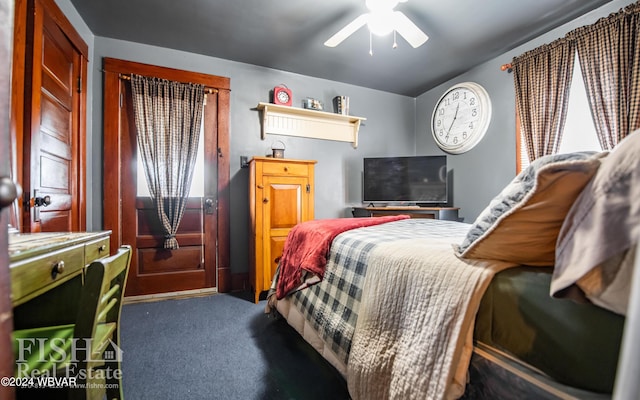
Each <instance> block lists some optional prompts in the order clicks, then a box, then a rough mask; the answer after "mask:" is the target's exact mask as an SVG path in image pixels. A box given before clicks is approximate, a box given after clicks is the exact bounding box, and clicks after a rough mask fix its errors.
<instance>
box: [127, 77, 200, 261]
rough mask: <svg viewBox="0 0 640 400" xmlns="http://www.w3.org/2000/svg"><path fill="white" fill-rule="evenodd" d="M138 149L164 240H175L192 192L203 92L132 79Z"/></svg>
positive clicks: (170, 243) (173, 243) (171, 245)
mask: <svg viewBox="0 0 640 400" xmlns="http://www.w3.org/2000/svg"><path fill="white" fill-rule="evenodd" d="M131 88H132V92H133V111H134V117H135V123H136V129H137V131H138V132H137V133H138V135H137V136H138V149H139V153H140V155H141V157H142V162H143V165H144V168H145V176H146V179H147V184H148V186H149V191H150V193H151V197H152V199H153V200H154V202H155V205H156V211H157V213H158V218H159V219H160V222H161V224H162V227H163V229H164V234H165V242H164V248H166V249H177V248H178V247H179V246H178V241H177V240H176V238H175V235H176V232H177V230H178V226H179V225H180V220H181V219H182V215H183V214H184V209H185V205H186V200H187V197H188V195H189V189H190V187H191V180H192V177H193V168H194V164H195V160H196V153H197V149H198V139H199V137H200V122H201V120H202V110H203V102H204V86H203V85H199V84H191V83H181V82H173V81H168V80H165V79H158V78H151V77H143V76H139V75H131Z"/></svg>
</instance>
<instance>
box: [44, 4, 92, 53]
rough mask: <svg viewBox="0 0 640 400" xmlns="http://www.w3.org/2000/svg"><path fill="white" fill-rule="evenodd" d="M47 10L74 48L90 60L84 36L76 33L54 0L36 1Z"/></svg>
mask: <svg viewBox="0 0 640 400" xmlns="http://www.w3.org/2000/svg"><path fill="white" fill-rule="evenodd" d="M35 1H37V2H38V3H40V4H41V5H42V7H44V8H45V9H46V10H47V13H48V14H49V16H50V17H51V18H53V20H54V21H56V24H58V26H60V28H61V29H62V30H63V31H64V33H65V35H66V36H67V38H69V40H70V41H71V43H73V46H74V47H75V48H76V49H77V50H78V52H80V54H82V56H83V58H85V59H88V58H89V46H88V45H87V44H86V43H85V42H84V40H83V39H82V36H80V34H79V33H78V32H77V31H76V29H75V28H74V27H73V25H72V24H71V22H69V20H68V19H67V17H66V16H65V15H64V13H63V12H62V11H61V10H60V8H58V6H57V5H56V2H55V1H54V0H35Z"/></svg>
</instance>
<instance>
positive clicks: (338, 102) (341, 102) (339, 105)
mask: <svg viewBox="0 0 640 400" xmlns="http://www.w3.org/2000/svg"><path fill="white" fill-rule="evenodd" d="M333 111H335V113H336V114H342V115H349V96H336V97H334V98H333Z"/></svg>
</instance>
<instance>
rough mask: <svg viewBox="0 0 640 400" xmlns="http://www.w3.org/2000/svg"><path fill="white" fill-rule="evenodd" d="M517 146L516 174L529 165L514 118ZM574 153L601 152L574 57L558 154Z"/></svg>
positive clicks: (518, 120) (578, 67) (578, 66)
mask: <svg viewBox="0 0 640 400" xmlns="http://www.w3.org/2000/svg"><path fill="white" fill-rule="evenodd" d="M516 119H517V120H516V123H517V124H518V127H517V129H516V134H517V135H518V137H517V146H516V151H517V152H518V158H519V163H518V166H517V171H516V172H517V173H519V172H520V171H522V170H523V169H525V168H526V167H527V166H528V165H529V158H528V156H527V149H526V145H525V140H524V138H523V137H522V132H521V129H520V126H519V125H520V119H519V117H518V116H516ZM575 151H602V148H601V147H600V143H599V142H598V136H597V134H596V128H595V126H594V125H593V118H591V110H590V109H589V101H588V100H587V90H586V88H585V86H584V81H583V80H582V70H581V69H580V63H579V62H578V58H577V57H576V59H575V62H574V65H573V79H572V81H571V91H570V93H569V108H568V110H567V120H566V122H565V126H564V131H563V133H562V142H561V143H560V150H559V152H560V153H572V152H575Z"/></svg>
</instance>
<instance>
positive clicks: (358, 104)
mask: <svg viewBox="0 0 640 400" xmlns="http://www.w3.org/2000/svg"><path fill="white" fill-rule="evenodd" d="M632 2H633V1H630V0H625V1H622V0H616V1H612V2H611V3H609V4H608V5H606V6H603V7H601V8H599V9H597V10H595V11H593V12H591V13H589V14H587V15H585V16H583V17H581V18H578V19H576V20H574V21H572V22H571V23H568V24H566V25H564V26H562V27H560V28H558V29H555V30H554V31H552V32H550V33H548V34H545V35H543V36H540V37H538V38H536V39H535V40H532V41H531V42H528V43H526V44H525V45H522V46H519V47H517V48H516V49H514V50H512V51H509V52H507V53H505V54H503V55H501V56H499V57H496V58H495V59H493V60H491V61H489V62H486V63H484V64H482V65H480V66H478V67H476V68H474V69H472V70H470V71H468V72H467V73H464V74H462V75H460V76H458V77H456V78H455V79H452V80H450V81H448V82H446V83H444V84H442V85H440V86H438V87H436V88H434V89H432V90H429V91H427V92H425V93H424V94H422V95H420V96H418V97H417V98H415V99H414V98H410V97H405V96H398V95H395V94H390V93H386V92H381V91H375V90H371V89H366V88H362V87H357V86H353V85H347V84H343V83H340V82H333V81H327V80H323V79H317V78H312V77H308V76H303V75H298V74H293V73H289V72H284V71H278V70H273V69H268V68H262V67H257V66H254V65H249V64H243V63H237V62H233V61H228V60H223V59H218V58H212V57H207V56H202V55H197V54H192V53H185V52H180V51H175V50H171V49H165V48H159V47H155V46H147V45H141V44H137V43H131V42H125V41H121V40H113V39H107V38H103V37H94V35H93V34H92V33H91V31H90V30H89V29H88V28H87V26H86V24H85V23H84V21H82V19H81V18H80V16H79V15H78V13H77V12H76V11H75V9H74V8H73V6H72V5H71V3H70V1H69V0H56V3H57V4H58V5H59V6H60V8H61V9H62V11H63V12H64V13H65V14H66V15H67V17H68V18H69V20H70V21H71V22H72V23H73V24H74V26H75V27H76V29H77V30H78V31H79V33H80V34H81V35H82V37H83V38H84V39H85V41H86V42H87V44H88V45H89V49H90V62H89V77H88V78H89V88H88V98H89V101H88V103H89V104H88V105H87V110H88V115H87V146H88V153H87V154H88V158H87V180H88V182H87V192H88V193H87V229H88V230H99V229H102V202H101V200H100V199H102V160H103V158H102V138H103V134H102V123H103V121H102V73H101V68H102V59H103V57H112V58H119V59H124V60H129V61H136V62H141V63H148V64H154V65H160V66H166V67H171V68H179V69H185V70H190V71H197V72H203V73H207V74H212V75H220V76H226V77H229V78H231V146H230V154H229V157H231V204H232V209H231V270H232V272H233V273H241V272H246V271H247V267H248V246H247V243H248V232H249V231H248V224H249V221H248V199H247V197H248V196H247V185H248V176H247V170H246V169H241V168H240V156H241V155H247V156H254V155H265V154H267V153H268V152H269V151H270V147H271V144H272V143H273V142H274V141H275V140H282V141H283V142H284V143H285V146H286V150H285V156H286V157H288V158H299V159H313V160H317V161H318V164H317V165H316V199H315V201H316V215H315V216H316V218H333V217H342V216H348V215H349V214H348V207H349V206H350V205H356V204H360V202H361V200H360V199H361V186H362V183H361V179H362V178H361V173H362V158H363V157H369V156H387V155H389V156H391V155H393V156H400V155H414V154H419V155H422V154H443V153H442V152H441V151H440V150H439V149H438V147H437V146H436V145H435V142H434V141H433V138H432V137H431V130H430V120H431V113H432V111H433V107H434V106H435V102H436V101H437V100H438V98H439V97H440V95H441V94H442V92H443V91H444V90H446V89H447V88H448V87H450V86H451V85H453V84H454V83H458V82H463V81H475V82H478V83H480V84H482V85H483V86H484V87H485V88H486V89H487V91H488V92H489V94H490V96H491V99H492V103H493V116H492V122H491V125H490V127H489V131H488V132H487V134H486V136H485V138H484V139H483V140H482V141H481V142H480V143H479V144H478V145H477V146H476V147H475V148H474V149H472V150H471V151H469V152H467V153H465V154H462V155H450V156H449V157H448V164H449V170H450V179H451V180H452V181H453V186H452V188H451V192H450V202H451V203H452V204H454V205H455V206H457V207H460V208H461V212H460V213H461V216H462V217H463V218H464V219H465V221H466V222H473V220H474V219H475V218H476V217H477V215H478V214H479V213H480V211H482V209H483V208H484V207H485V205H486V204H488V202H489V200H490V199H491V198H492V197H493V196H494V195H495V194H497V193H498V192H499V191H500V190H501V189H502V187H504V186H505V185H506V184H507V183H508V182H509V181H510V180H511V179H512V178H513V176H514V175H515V133H514V131H515V129H514V128H515V116H514V113H515V103H514V92H513V77H512V75H510V74H508V73H506V72H502V71H500V65H502V64H504V63H507V62H510V61H511V59H512V57H513V56H516V55H519V54H521V53H523V52H524V51H527V50H529V49H532V48H535V47H537V46H539V45H541V44H543V43H548V42H550V41H552V40H555V39H557V38H559V37H562V36H564V35H565V34H566V32H568V31H569V30H572V29H574V28H576V27H579V26H582V25H586V24H591V23H593V22H595V21H596V20H597V19H598V18H600V17H604V16H606V15H608V14H609V13H611V12H616V11H617V10H618V9H620V8H621V7H624V6H625V5H627V4H631V3H632ZM281 83H284V84H286V85H287V86H288V87H289V88H290V89H292V91H293V94H294V101H295V102H296V105H298V106H299V105H300V101H301V99H303V98H305V97H314V98H318V99H320V100H322V101H323V102H324V103H325V105H326V106H330V104H331V103H330V101H331V99H332V98H333V96H335V95H338V94H341V95H347V96H349V97H350V98H351V113H352V114H354V115H358V116H362V117H366V118H367V120H366V121H365V122H364V123H363V126H362V127H361V129H360V140H359V147H358V148H357V149H353V148H352V147H351V146H350V144H348V143H343V142H331V141H323V140H317V139H305V138H293V137H284V136H269V137H268V138H267V139H266V140H264V141H263V140H261V139H260V122H259V114H258V112H257V111H255V110H254V108H255V106H256V105H257V104H258V102H260V101H265V102H266V101H268V93H269V90H270V89H272V88H273V87H274V86H276V85H278V84H281Z"/></svg>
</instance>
